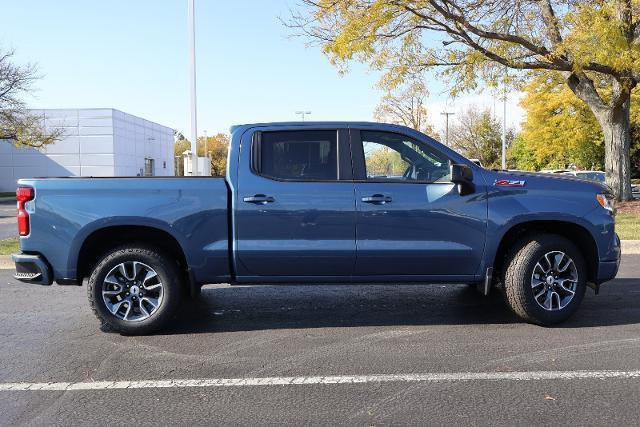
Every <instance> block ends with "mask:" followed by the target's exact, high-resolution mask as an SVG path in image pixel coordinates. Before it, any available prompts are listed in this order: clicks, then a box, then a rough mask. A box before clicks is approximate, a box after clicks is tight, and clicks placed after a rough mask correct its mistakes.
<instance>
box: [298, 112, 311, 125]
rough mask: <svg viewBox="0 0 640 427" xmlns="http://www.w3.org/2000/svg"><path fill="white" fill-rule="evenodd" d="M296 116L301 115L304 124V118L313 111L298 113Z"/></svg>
mask: <svg viewBox="0 0 640 427" xmlns="http://www.w3.org/2000/svg"><path fill="white" fill-rule="evenodd" d="M296 114H299V115H300V116H301V117H302V121H303V122H304V116H306V115H308V114H311V111H296Z"/></svg>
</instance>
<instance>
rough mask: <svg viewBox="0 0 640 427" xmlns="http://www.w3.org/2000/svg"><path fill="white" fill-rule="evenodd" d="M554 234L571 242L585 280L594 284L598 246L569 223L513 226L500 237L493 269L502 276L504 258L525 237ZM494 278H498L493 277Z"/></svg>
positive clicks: (579, 228) (584, 233)
mask: <svg viewBox="0 0 640 427" xmlns="http://www.w3.org/2000/svg"><path fill="white" fill-rule="evenodd" d="M536 234H555V235H558V236H562V237H564V238H566V239H568V240H570V241H571V242H573V243H574V244H575V245H576V246H577V247H578V249H579V250H580V252H581V253H582V256H583V257H584V260H585V263H586V266H587V280H588V281H589V282H595V280H596V277H597V274H598V261H599V257H598V246H597V244H596V242H595V240H594V238H593V236H592V235H591V233H590V232H589V231H588V230H587V229H586V228H584V227H583V226H581V225H579V224H576V223H574V222H570V221H556V220H536V221H527V222H522V223H519V224H515V225H513V226H512V227H511V228H510V229H509V230H507V232H506V233H504V235H503V236H502V239H501V240H500V244H499V245H498V247H497V250H496V252H495V258H494V260H493V268H494V271H495V272H498V274H500V275H501V274H502V273H503V272H504V268H505V261H506V257H507V255H508V253H509V251H510V250H511V248H512V247H513V246H514V245H515V244H517V243H518V242H519V241H521V240H522V239H523V238H525V237H526V236H527V235H536ZM494 277H499V276H495V275H494Z"/></svg>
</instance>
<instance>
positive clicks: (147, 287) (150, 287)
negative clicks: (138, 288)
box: [142, 283, 162, 291]
mask: <svg viewBox="0 0 640 427" xmlns="http://www.w3.org/2000/svg"><path fill="white" fill-rule="evenodd" d="M142 287H143V288H144V289H146V290H148V291H153V290H154V289H158V288H162V283H156V284H155V285H151V286H145V285H142Z"/></svg>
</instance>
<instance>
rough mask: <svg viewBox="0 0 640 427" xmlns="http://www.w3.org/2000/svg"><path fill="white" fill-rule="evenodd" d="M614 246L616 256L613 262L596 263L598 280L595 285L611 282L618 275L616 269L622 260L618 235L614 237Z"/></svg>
mask: <svg viewBox="0 0 640 427" xmlns="http://www.w3.org/2000/svg"><path fill="white" fill-rule="evenodd" d="M614 246H615V248H614V249H616V248H617V256H616V259H615V260H610V261H600V262H599V263H598V278H597V280H596V283H597V284H600V283H603V282H606V281H608V280H612V279H614V278H615V277H616V274H618V269H619V268H620V260H621V259H622V249H621V247H620V238H619V237H618V234H616V235H615V237H614Z"/></svg>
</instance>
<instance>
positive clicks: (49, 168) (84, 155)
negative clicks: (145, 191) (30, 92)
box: [0, 108, 174, 191]
mask: <svg viewBox="0 0 640 427" xmlns="http://www.w3.org/2000/svg"><path fill="white" fill-rule="evenodd" d="M32 113H33V114H35V115H38V116H40V117H42V118H43V120H44V125H45V127H46V128H60V129H62V132H63V134H62V136H61V137H60V139H59V140H58V141H56V142H55V143H53V144H50V145H48V146H46V147H43V148H41V149H39V150H37V149H33V148H16V147H13V146H12V145H11V144H10V143H9V142H7V141H0V191H13V190H15V188H16V181H17V180H18V179H19V178H30V177H51V176H173V174H174V173H173V166H174V156H173V130H172V129H171V128H168V127H166V126H161V125H159V124H157V123H153V122H150V121H148V120H145V119H142V118H140V117H136V116H133V115H131V114H127V113H124V112H122V111H119V110H115V109H113V108H86V109H85V108H83V109H71V110H67V109H65V110H62V109H46V110H32Z"/></svg>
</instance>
